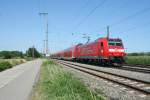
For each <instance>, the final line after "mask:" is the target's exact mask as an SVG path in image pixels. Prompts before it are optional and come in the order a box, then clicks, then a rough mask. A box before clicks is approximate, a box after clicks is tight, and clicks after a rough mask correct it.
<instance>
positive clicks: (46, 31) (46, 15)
mask: <svg viewBox="0 0 150 100" xmlns="http://www.w3.org/2000/svg"><path fill="white" fill-rule="evenodd" d="M39 15H43V16H44V17H45V20H46V30H45V33H46V39H45V42H46V43H45V44H46V46H45V47H46V48H45V49H46V50H45V51H46V52H45V54H46V55H48V54H49V50H48V13H45V12H41V13H39Z"/></svg>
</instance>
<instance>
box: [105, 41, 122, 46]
mask: <svg viewBox="0 0 150 100" xmlns="http://www.w3.org/2000/svg"><path fill="white" fill-rule="evenodd" d="M108 44H109V45H110V46H122V43H121V42H120V41H109V43H108Z"/></svg>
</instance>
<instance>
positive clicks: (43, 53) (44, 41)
mask: <svg viewBox="0 0 150 100" xmlns="http://www.w3.org/2000/svg"><path fill="white" fill-rule="evenodd" d="M45 50H46V49H45V40H43V55H45V53H46V51H45Z"/></svg>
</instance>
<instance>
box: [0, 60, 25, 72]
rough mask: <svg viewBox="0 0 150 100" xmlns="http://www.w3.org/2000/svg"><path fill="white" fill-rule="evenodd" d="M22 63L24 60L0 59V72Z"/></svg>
mask: <svg viewBox="0 0 150 100" xmlns="http://www.w3.org/2000/svg"><path fill="white" fill-rule="evenodd" d="M24 62H26V60H25V59H0V72H1V71H4V70H6V69H9V68H12V67H13V66H15V65H18V64H21V63H24Z"/></svg>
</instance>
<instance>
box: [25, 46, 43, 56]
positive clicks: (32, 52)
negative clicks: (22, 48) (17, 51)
mask: <svg viewBox="0 0 150 100" xmlns="http://www.w3.org/2000/svg"><path fill="white" fill-rule="evenodd" d="M26 56H27V57H33V56H34V58H39V57H41V54H40V53H39V52H38V51H37V50H36V48H34V47H32V48H29V49H28V50H27V51H26Z"/></svg>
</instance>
